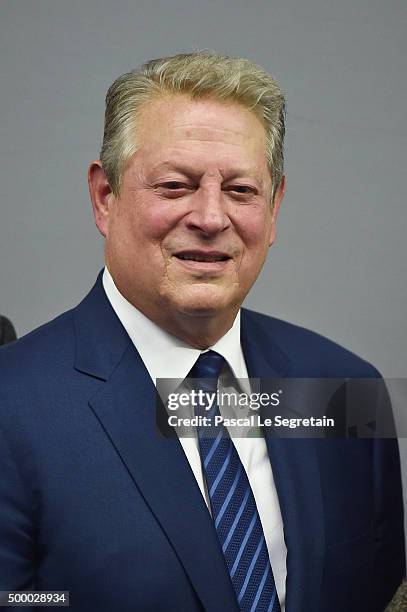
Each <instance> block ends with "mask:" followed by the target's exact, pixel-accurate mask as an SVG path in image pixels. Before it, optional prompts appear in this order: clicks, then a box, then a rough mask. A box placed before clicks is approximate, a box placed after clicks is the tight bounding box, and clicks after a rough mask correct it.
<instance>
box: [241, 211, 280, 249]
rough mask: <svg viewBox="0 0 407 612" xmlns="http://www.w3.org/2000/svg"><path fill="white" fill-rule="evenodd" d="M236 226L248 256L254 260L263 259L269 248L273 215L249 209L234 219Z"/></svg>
mask: <svg viewBox="0 0 407 612" xmlns="http://www.w3.org/2000/svg"><path fill="white" fill-rule="evenodd" d="M234 226H235V228H236V231H237V233H238V235H239V236H240V238H241V240H242V242H243V244H244V246H245V248H246V252H247V254H249V255H250V256H251V257H252V258H254V259H261V258H262V257H263V254H264V253H265V252H267V250H268V246H269V238H270V232H271V226H272V224H271V215H270V214H269V213H265V212H264V211H261V210H259V211H253V210H249V208H247V209H246V210H245V211H244V214H240V215H237V216H236V217H235V218H234Z"/></svg>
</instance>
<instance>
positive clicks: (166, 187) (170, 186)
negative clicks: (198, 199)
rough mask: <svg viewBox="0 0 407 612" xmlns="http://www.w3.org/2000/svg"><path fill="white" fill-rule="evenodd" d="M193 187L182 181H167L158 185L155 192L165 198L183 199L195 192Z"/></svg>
mask: <svg viewBox="0 0 407 612" xmlns="http://www.w3.org/2000/svg"><path fill="white" fill-rule="evenodd" d="M193 188H194V187H193V186H192V185H187V184H186V183H182V182H181V181H166V182H165V183H160V184H159V185H156V187H155V191H157V192H158V193H159V194H160V195H161V196H163V197H165V198H182V197H183V196H184V195H187V193H189V192H190V191H192V190H193Z"/></svg>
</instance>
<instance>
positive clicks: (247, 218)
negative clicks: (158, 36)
mask: <svg viewBox="0 0 407 612" xmlns="http://www.w3.org/2000/svg"><path fill="white" fill-rule="evenodd" d="M137 143H138V150H137V152H136V153H135V154H134V156H133V157H132V158H131V160H130V161H129V163H128V165H127V166H126V168H125V171H124V173H123V181H122V188H121V192H120V196H119V197H114V196H113V195H112V194H110V196H109V197H110V200H109V206H108V217H107V223H106V229H105V231H104V232H102V233H105V236H106V262H107V266H108V268H109V270H110V272H111V274H112V276H113V278H114V280H115V282H116V285H117V287H118V289H119V290H120V291H121V293H122V294H123V295H124V296H125V297H126V298H127V300H128V301H130V302H131V303H132V304H134V305H135V306H136V307H137V308H139V309H140V310H141V311H142V312H143V313H144V314H145V315H147V316H148V317H149V318H151V319H152V320H153V321H159V322H160V324H162V323H163V319H164V320H165V318H166V317H167V318H168V319H169V320H170V319H174V320H176V319H177V317H179V316H185V315H187V316H192V317H197V316H201V317H202V316H216V315H217V314H223V315H224V313H225V312H226V311H229V312H230V313H231V314H233V317H234V316H235V314H236V312H237V310H238V308H239V306H240V304H241V303H242V301H243V299H244V297H245V296H246V294H247V292H248V291H249V289H250V287H251V286H252V284H253V282H254V281H255V279H256V278H257V276H258V274H259V272H260V270H261V268H262V266H263V263H264V260H265V258H266V255H267V251H268V247H269V245H270V244H271V242H272V241H273V239H274V232H275V217H276V214H277V210H278V204H279V202H277V205H275V207H274V208H272V207H271V204H270V193H271V177H270V173H269V169H268V166H267V160H266V139H265V131H264V128H263V126H262V124H261V123H260V121H259V119H258V118H257V117H256V116H255V115H254V114H253V113H252V112H251V111H248V110H246V109H244V108H242V107H241V106H239V105H237V104H225V103H221V102H218V101H214V100H198V101H193V100H191V99H190V98H188V97H187V96H183V95H178V96H173V97H167V98H165V99H160V100H158V99H157V100H154V101H152V102H149V103H148V104H146V106H145V107H144V108H142V110H141V115H140V120H139V122H138V129H137ZM281 197H282V194H278V195H277V198H276V199H277V200H278V199H281Z"/></svg>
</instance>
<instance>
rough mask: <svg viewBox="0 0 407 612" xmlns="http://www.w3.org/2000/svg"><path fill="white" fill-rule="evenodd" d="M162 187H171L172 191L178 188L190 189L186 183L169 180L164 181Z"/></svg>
mask: <svg viewBox="0 0 407 612" xmlns="http://www.w3.org/2000/svg"><path fill="white" fill-rule="evenodd" d="M161 187H164V189H170V190H172V191H173V190H176V189H188V186H187V185H184V183H180V182H179V181H169V182H168V183H163V184H162V185H161Z"/></svg>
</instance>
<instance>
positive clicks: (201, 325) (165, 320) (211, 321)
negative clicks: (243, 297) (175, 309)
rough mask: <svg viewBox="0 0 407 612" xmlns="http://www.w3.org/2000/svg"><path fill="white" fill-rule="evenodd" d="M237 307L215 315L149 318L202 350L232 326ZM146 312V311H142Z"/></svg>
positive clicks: (179, 315) (177, 315) (178, 315)
mask: <svg viewBox="0 0 407 612" xmlns="http://www.w3.org/2000/svg"><path fill="white" fill-rule="evenodd" d="M238 311H239V308H237V309H234V310H233V312H230V311H229V312H227V313H221V314H219V313H217V314H216V315H202V314H201V315H199V316H197V315H190V314H183V313H182V314H180V313H177V314H176V315H175V316H174V317H170V318H169V317H162V316H161V317H157V318H152V317H151V316H149V315H146V316H149V318H150V319H151V320H152V321H153V322H154V323H155V324H156V325H158V326H159V327H161V328H162V329H164V330H165V331H166V332H168V333H170V334H172V335H173V336H176V337H177V338H180V339H181V340H182V341H183V342H185V343H186V344H189V345H190V346H193V347H194V348H198V349H200V350H204V349H207V348H209V347H210V346H213V345H214V344H215V343H216V342H217V341H218V340H220V338H222V337H223V336H224V335H225V334H226V333H227V332H228V331H229V330H230V329H231V328H232V326H233V323H234V321H235V318H236V316H237V313H238ZM143 314H146V313H143Z"/></svg>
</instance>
